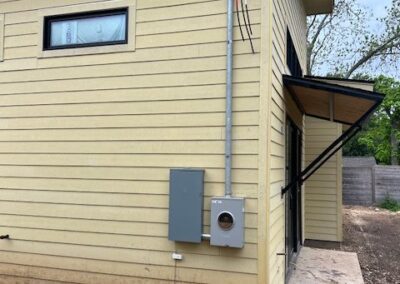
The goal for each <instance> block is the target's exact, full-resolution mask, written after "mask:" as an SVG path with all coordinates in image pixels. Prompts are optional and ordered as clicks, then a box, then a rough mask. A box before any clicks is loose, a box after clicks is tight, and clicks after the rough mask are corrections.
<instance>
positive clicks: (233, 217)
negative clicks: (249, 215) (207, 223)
mask: <svg viewBox="0 0 400 284" xmlns="http://www.w3.org/2000/svg"><path fill="white" fill-rule="evenodd" d="M211 245H213V246H223V247H232V248H243V246H244V199H243V198H229V197H216V198H213V199H212V200H211Z"/></svg>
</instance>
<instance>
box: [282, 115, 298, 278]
mask: <svg viewBox="0 0 400 284" xmlns="http://www.w3.org/2000/svg"><path fill="white" fill-rule="evenodd" d="M286 121H287V122H286V167H285V168H286V174H285V176H286V185H288V184H290V183H292V182H295V181H296V180H297V178H298V176H300V174H301V166H302V163H301V157H302V132H301V130H300V129H299V128H298V127H297V126H296V124H295V123H294V122H293V121H292V120H291V119H290V118H289V117H288V118H287V120H286ZM301 208H302V204H301V184H300V183H297V184H295V185H294V186H293V187H292V188H291V189H290V190H289V191H288V192H287V193H286V195H285V211H286V212H285V213H286V214H285V216H286V217H285V221H286V222H285V224H286V226H285V227H286V229H285V233H286V273H289V272H290V264H291V263H292V261H293V259H294V257H295V256H296V253H297V252H298V251H299V248H300V244H301V239H302V236H301V226H302V224H301V216H302V214H301Z"/></svg>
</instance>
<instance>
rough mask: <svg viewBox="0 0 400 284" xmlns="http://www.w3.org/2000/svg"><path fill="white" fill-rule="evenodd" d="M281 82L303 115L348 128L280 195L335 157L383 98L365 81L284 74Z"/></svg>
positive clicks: (303, 180) (301, 182) (302, 181)
mask: <svg viewBox="0 0 400 284" xmlns="http://www.w3.org/2000/svg"><path fill="white" fill-rule="evenodd" d="M283 83H284V85H285V87H286V88H287V89H288V91H289V93H290V95H291V96H292V97H293V99H294V101H295V102H296V104H297V106H298V107H299V109H300V110H301V111H302V112H303V113H304V114H305V115H309V116H312V117H317V118H320V119H324V120H328V121H332V122H338V123H343V124H346V125H350V127H349V128H348V129H347V130H346V131H345V132H344V133H343V134H342V135H341V136H340V137H339V138H338V139H336V140H335V141H334V142H333V143H332V144H331V145H330V146H329V147H328V148H327V149H326V150H325V151H324V152H323V153H321V155H319V156H318V157H317V158H316V159H315V160H314V161H313V162H312V163H311V164H310V165H309V166H308V167H307V168H306V169H305V170H304V171H302V172H301V174H300V176H299V177H297V179H296V180H295V181H293V182H292V183H290V184H288V185H287V186H286V187H285V188H284V189H282V195H283V194H285V193H286V192H287V191H288V190H289V189H291V188H292V187H293V186H294V185H296V184H300V185H301V184H303V183H304V182H305V181H306V180H307V179H308V178H309V177H311V175H312V174H313V173H315V172H316V171H317V170H318V169H319V168H320V167H321V166H322V165H323V164H324V163H325V162H326V161H328V160H329V159H330V158H331V157H332V156H333V155H335V154H336V153H337V151H339V150H340V149H341V148H342V147H343V146H344V145H345V144H346V143H347V141H349V140H350V139H351V138H352V137H353V136H354V135H355V134H357V132H358V131H360V130H361V128H362V125H363V123H365V122H366V121H367V120H368V118H369V117H370V115H371V114H372V113H373V112H374V111H375V110H376V109H377V108H378V106H379V105H380V104H381V102H382V101H383V99H384V95H383V94H380V93H377V92H374V91H372V89H373V88H372V84H371V83H370V82H366V81H355V80H343V79H330V78H321V77H307V78H300V77H292V76H287V75H283Z"/></svg>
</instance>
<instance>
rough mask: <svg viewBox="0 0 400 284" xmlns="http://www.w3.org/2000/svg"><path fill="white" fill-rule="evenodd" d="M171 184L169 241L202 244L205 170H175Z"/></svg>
mask: <svg viewBox="0 0 400 284" xmlns="http://www.w3.org/2000/svg"><path fill="white" fill-rule="evenodd" d="M169 182H170V184H169V227H168V239H169V240H171V241H177V242H189V243H201V235H202V230H203V194H204V170H198V169H173V170H171V171H170V181H169Z"/></svg>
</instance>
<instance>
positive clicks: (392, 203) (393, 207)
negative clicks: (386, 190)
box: [380, 197, 400, 212]
mask: <svg viewBox="0 0 400 284" xmlns="http://www.w3.org/2000/svg"><path fill="white" fill-rule="evenodd" d="M380 207H381V208H384V209H387V210H389V211H392V212H397V211H400V202H397V201H396V200H394V199H393V198H390V197H386V198H385V200H384V201H383V202H382V203H381V205H380Z"/></svg>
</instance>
